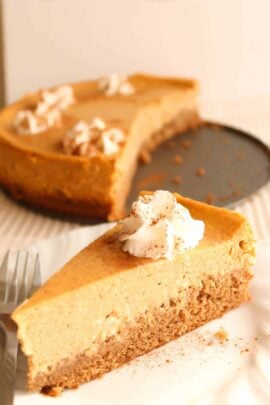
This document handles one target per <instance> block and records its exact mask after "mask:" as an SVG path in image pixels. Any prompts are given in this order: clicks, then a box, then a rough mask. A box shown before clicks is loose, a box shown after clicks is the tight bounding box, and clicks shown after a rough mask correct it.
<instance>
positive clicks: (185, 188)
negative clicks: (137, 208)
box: [18, 122, 270, 225]
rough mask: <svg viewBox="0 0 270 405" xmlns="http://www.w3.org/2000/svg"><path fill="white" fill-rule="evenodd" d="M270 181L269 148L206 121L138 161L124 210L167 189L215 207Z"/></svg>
mask: <svg viewBox="0 0 270 405" xmlns="http://www.w3.org/2000/svg"><path fill="white" fill-rule="evenodd" d="M269 180H270V149H269V148H268V146H266V145H265V144H264V143H263V142H261V141H260V140H259V139H257V138H256V137H254V136H253V135H251V134H248V133H246V132H244V131H241V130H239V129H235V128H232V127H229V126H226V125H221V124H216V123H212V122H208V123H204V124H203V125H202V126H201V127H199V128H196V129H195V130H191V131H188V132H186V133H183V134H178V135H175V136H174V137H173V138H172V139H171V140H168V141H166V142H164V143H163V144H161V145H160V146H159V147H158V148H157V149H156V150H155V151H154V152H153V154H152V159H151V162H150V163H148V164H144V163H140V164H139V166H138V169H137V172H136V175H135V178H134V179H133V182H132V186H131V191H130V194H129V197H128V201H127V209H129V208H130V206H131V204H132V202H133V201H134V200H135V199H136V198H137V196H138V193H139V192H140V191H143V190H147V191H154V190H170V191H174V192H178V193H180V194H182V195H184V196H187V197H190V198H194V199H196V200H200V201H204V202H207V203H210V204H213V205H217V206H229V207H232V206H233V205H234V204H236V203H239V202H240V201H241V200H243V199H245V198H246V197H248V196H250V195H251V194H253V193H255V192H256V191H258V190H259V189H260V188H262V187H263V186H264V185H265V184H266V183H267V182H268V181H269ZM18 204H19V203H18ZM20 204H22V205H23V206H24V207H26V208H27V207H28V206H27V205H26V204H24V203H22V202H20ZM31 210H34V211H35V212H37V213H40V214H43V215H44V216H47V217H48V216H49V217H52V218H56V219H60V220H61V219H62V220H67V221H69V222H76V223H78V222H79V223H82V224H89V225H91V224H98V223H101V222H104V220H99V219H81V218H76V217H71V216H69V215H60V214H54V213H52V212H48V211H47V210H44V209H38V208H35V207H31Z"/></svg>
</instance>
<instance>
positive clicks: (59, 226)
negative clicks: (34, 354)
mask: <svg viewBox="0 0 270 405" xmlns="http://www.w3.org/2000/svg"><path fill="white" fill-rule="evenodd" d="M201 111H202V115H203V117H204V118H206V119H210V120H213V121H218V122H222V123H226V124H228V125H232V126H236V127H239V128H242V129H244V130H247V131H249V132H251V133H253V134H254V135H256V136H257V137H258V138H260V139H262V140H263V141H264V142H265V143H267V144H270V96H265V97H249V98H245V99H242V100H238V101H233V102H223V103H208V104H205V105H202V106H201ZM235 209H236V210H237V211H238V212H240V213H242V214H244V215H245V216H246V217H247V218H248V219H249V221H250V222H251V224H252V225H253V228H254V231H255V235H256V238H257V239H262V238H270V184H268V185H266V186H265V187H264V188H263V189H262V190H261V191H259V192H258V193H256V194H254V195H253V196H251V197H249V198H247V199H246V200H245V201H244V202H243V203H241V204H240V205H239V206H236V208H235ZM80 226H83V225H82V224H79V223H76V222H69V221H64V220H60V219H53V218H51V217H49V216H45V215H42V214H40V213H38V212H34V211H31V210H30V209H27V208H25V207H23V206H21V205H19V204H17V203H16V202H14V201H12V200H11V199H9V198H8V197H7V196H6V195H5V194H3V193H2V192H1V191H0V253H1V252H4V251H5V250H6V249H9V248H11V249H13V250H15V249H19V248H23V247H25V246H27V245H29V244H30V243H32V242H34V241H37V240H40V239H43V238H48V237H51V236H55V235H58V234H60V233H62V232H66V231H68V230H71V229H75V228H78V227H80Z"/></svg>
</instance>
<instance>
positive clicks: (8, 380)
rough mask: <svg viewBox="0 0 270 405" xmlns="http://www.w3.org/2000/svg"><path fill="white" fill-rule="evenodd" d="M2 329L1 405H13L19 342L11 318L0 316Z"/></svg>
mask: <svg viewBox="0 0 270 405" xmlns="http://www.w3.org/2000/svg"><path fill="white" fill-rule="evenodd" d="M0 328H1V330H2V331H3V333H4V352H3V361H2V364H1V369H0V404H1V405H2V404H3V405H12V404H13V399H14V392H15V388H16V367H17V353H18V340H17V336H16V328H14V326H13V325H12V321H10V318H9V316H6V315H1V316H0Z"/></svg>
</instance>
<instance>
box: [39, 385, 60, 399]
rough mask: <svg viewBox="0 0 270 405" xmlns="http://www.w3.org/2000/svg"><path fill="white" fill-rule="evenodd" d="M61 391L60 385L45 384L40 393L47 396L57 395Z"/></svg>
mask: <svg viewBox="0 0 270 405" xmlns="http://www.w3.org/2000/svg"><path fill="white" fill-rule="evenodd" d="M62 391H63V388H62V387H50V386H48V385H47V386H45V387H43V388H42V391H41V392H42V394H44V395H48V396H49V397H59V395H61V393H62Z"/></svg>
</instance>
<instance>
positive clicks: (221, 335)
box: [214, 328, 228, 343]
mask: <svg viewBox="0 0 270 405" xmlns="http://www.w3.org/2000/svg"><path fill="white" fill-rule="evenodd" d="M214 337H215V338H216V339H218V340H219V341H220V343H224V342H228V333H227V332H226V331H225V330H224V329H223V328H220V329H219V330H218V331H217V332H216V333H214Z"/></svg>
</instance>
